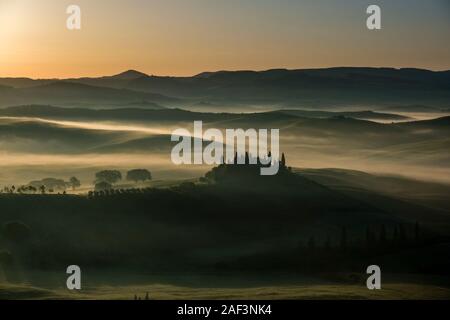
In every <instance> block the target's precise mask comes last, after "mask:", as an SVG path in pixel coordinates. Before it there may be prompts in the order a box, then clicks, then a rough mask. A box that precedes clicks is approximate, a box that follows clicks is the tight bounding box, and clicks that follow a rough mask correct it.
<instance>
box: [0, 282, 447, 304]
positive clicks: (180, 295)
mask: <svg viewBox="0 0 450 320" xmlns="http://www.w3.org/2000/svg"><path fill="white" fill-rule="evenodd" d="M147 292H148V294H149V297H150V299H151V300H178V299H180V300H181V299H188V300H202V299H213V300H247V299H248V300H253V299H261V300H290V299H299V300H301V299H305V300H311V299H312V300H321V299H333V300H334V299H338V300H348V299H351V300H359V299H383V300H392V299H414V300H415V299H419V300H422V299H433V300H435V299H436V300H447V299H450V289H449V288H443V287H439V286H432V285H417V284H402V283H391V284H386V285H385V286H384V287H383V288H382V289H381V290H373V291H371V290H368V289H367V288H366V287H364V286H362V285H308V286H272V287H258V288H239V289H228V288H227V289H223V288H213V289H211V288H207V289H205V288H188V287H177V286H170V285H148V286H123V287H109V286H100V287H96V288H87V289H83V290H82V291H80V292H69V291H67V290H64V289H55V290H48V289H42V288H37V287H31V286H25V285H8V284H0V299H1V300H8V299H16V300H17V299H19V300H48V299H50V300H66V299H70V300H132V299H134V296H135V295H137V296H138V297H140V298H142V299H144V297H145V295H146V293H147Z"/></svg>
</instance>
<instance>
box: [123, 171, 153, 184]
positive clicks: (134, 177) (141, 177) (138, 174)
mask: <svg viewBox="0 0 450 320" xmlns="http://www.w3.org/2000/svg"><path fill="white" fill-rule="evenodd" d="M127 180H128V181H134V182H138V181H146V180H152V174H151V172H150V171H148V170H146V169H133V170H130V171H128V172H127Z"/></svg>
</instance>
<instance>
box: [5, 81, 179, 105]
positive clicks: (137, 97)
mask: <svg viewBox="0 0 450 320" xmlns="http://www.w3.org/2000/svg"><path fill="white" fill-rule="evenodd" d="M137 101H146V102H147V103H153V104H161V105H176V104H177V103H179V100H178V99H175V98H170V97H166V96H164V95H161V94H153V93H146V92H136V91H132V90H126V89H113V88H107V87H96V86H91V85H87V84H81V83H74V82H67V81H56V82H51V83H48V84H44V85H39V86H35V87H27V88H10V89H7V90H5V91H4V92H3V93H2V95H1V96H0V106H3V107H5V106H11V105H18V104H59V105H63V106H89V107H94V108H95V107H103V106H116V105H118V104H121V103H122V104H129V103H135V102H137ZM152 108H153V107H152Z"/></svg>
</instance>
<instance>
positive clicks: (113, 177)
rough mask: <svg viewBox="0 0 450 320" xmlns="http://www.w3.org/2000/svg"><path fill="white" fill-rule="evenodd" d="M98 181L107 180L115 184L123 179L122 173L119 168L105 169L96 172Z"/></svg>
mask: <svg viewBox="0 0 450 320" xmlns="http://www.w3.org/2000/svg"><path fill="white" fill-rule="evenodd" d="M95 178H96V182H107V183H110V184H114V183H116V182H118V181H119V180H122V174H121V173H120V171H118V170H103V171H99V172H97V173H96V174H95Z"/></svg>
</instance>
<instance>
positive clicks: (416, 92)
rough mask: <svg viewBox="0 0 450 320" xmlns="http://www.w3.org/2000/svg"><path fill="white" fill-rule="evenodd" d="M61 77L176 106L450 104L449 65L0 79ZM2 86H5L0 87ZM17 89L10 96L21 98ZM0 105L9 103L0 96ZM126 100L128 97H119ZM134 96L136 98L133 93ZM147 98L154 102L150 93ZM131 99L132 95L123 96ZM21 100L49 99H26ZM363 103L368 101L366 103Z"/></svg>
mask: <svg viewBox="0 0 450 320" xmlns="http://www.w3.org/2000/svg"><path fill="white" fill-rule="evenodd" d="M60 82H64V83H67V82H70V83H78V84H82V85H88V86H92V87H96V88H97V89H96V90H101V89H100V88H109V89H120V90H128V91H126V92H127V93H129V92H133V93H134V94H135V95H136V96H137V97H139V98H138V99H142V98H143V97H142V96H143V95H144V94H149V93H150V94H159V95H163V96H166V97H168V98H172V99H173V100H175V99H179V100H184V101H183V102H182V103H180V104H177V106H183V107H187V106H190V105H194V104H199V103H201V104H200V107H202V105H203V106H204V107H205V108H206V109H208V110H209V109H214V105H224V104H229V105H242V106H244V107H246V106H252V105H261V106H277V107H280V108H304V107H308V108H316V107H326V108H331V107H336V106H347V107H361V106H375V107H377V108H386V107H390V106H408V105H426V106H431V107H433V108H435V107H438V108H443V109H448V107H449V106H450V71H430V70H424V69H413V68H403V69H394V68H356V67H339V68H327V69H298V70H288V69H271V70H266V71H250V70H243V71H217V72H203V73H199V74H197V75H195V76H192V77H165V76H150V75H147V74H145V73H142V72H139V71H136V70H128V71H125V72H122V73H119V74H116V75H113V76H105V77H97V78H74V79H63V80H42V79H39V80H32V79H26V78H0V85H3V86H9V87H13V88H14V89H11V90H17V89H31V88H36V87H39V86H42V85H46V84H51V83H60ZM2 90H6V89H2ZM21 94H22V92H20V91H15V92H14V93H12V95H13V98H11V99H10V100H14V99H16V100H20V99H21ZM55 94H58V92H55ZM2 100H4V99H1V97H0V106H6V105H8V103H9V105H14V104H18V103H12V102H9V101H2ZM124 100H127V99H124ZM133 100H136V99H133ZM148 101H150V102H155V103H158V101H154V100H153V99H151V98H149V99H148ZM128 102H131V101H128ZM26 103H51V102H49V101H27V102H26ZM365 109H366V110H367V109H368V108H367V107H366V108H365Z"/></svg>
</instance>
